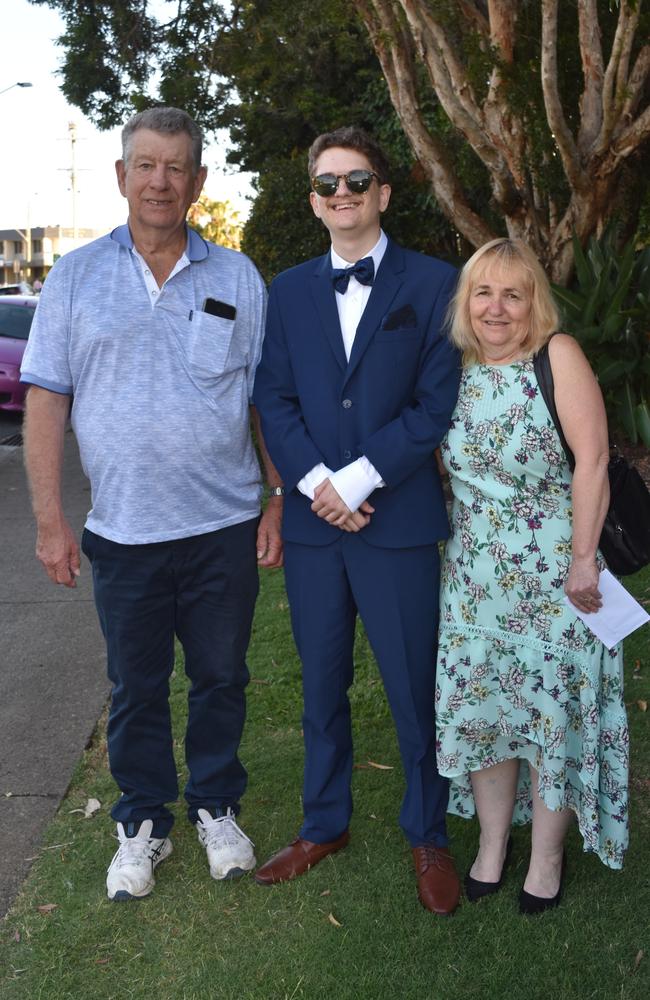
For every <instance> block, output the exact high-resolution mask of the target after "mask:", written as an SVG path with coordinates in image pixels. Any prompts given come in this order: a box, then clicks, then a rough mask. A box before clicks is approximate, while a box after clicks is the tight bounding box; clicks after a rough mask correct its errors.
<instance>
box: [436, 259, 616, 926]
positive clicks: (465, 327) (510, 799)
mask: <svg viewBox="0 0 650 1000" xmlns="http://www.w3.org/2000/svg"><path fill="white" fill-rule="evenodd" d="M452 310H453V312H452V323H451V336H452V339H453V341H454V342H455V343H456V345H457V346H458V347H459V348H460V349H461V350H462V351H463V363H464V367H463V377H462V381H461V388H460V394H459V398H458V404H457V406H456V410H455V412H454V415H453V418H452V423H451V428H450V430H449V433H448V435H447V437H446V439H445V441H444V442H443V445H442V456H443V461H444V464H445V466H446V468H447V469H448V471H449V474H450V477H451V486H452V491H453V495H454V505H453V514H452V536H451V538H450V539H449V542H448V543H447V550H446V558H445V561H444V565H443V575H442V592H441V613H440V643H439V654H438V674H437V678H438V679H437V691H436V711H437V733H438V768H439V770H440V773H441V774H444V775H446V776H447V777H448V778H450V779H451V794H450V807H449V808H450V811H452V812H455V813H458V814H459V815H461V816H471V815H473V813H474V810H475V809H476V812H477V813H478V818H479V823H480V838H479V849H478V854H477V856H476V859H475V861H474V863H473V865H472V867H471V868H470V870H469V872H468V874H467V876H466V878H465V891H466V896H467V898H468V899H469V900H470V901H472V902H474V901H476V900H478V899H480V898H481V897H483V896H486V895H489V894H491V893H493V892H496V891H497V890H498V889H499V888H500V886H501V881H502V875H503V871H504V869H505V867H506V865H507V861H508V857H509V852H510V845H511V840H510V828H511V824H512V822H513V821H514V822H515V823H523V822H526V821H528V820H529V819H530V818H531V815H532V838H531V855H530V862H529V867H528V872H527V875H526V879H525V882H524V885H523V889H522V891H521V894H520V900H519V905H520V910H521V912H523V913H538V912H541V911H542V910H545V909H548V908H549V907H551V906H555V905H557V903H558V902H559V900H560V895H561V890H562V880H563V874H564V846H563V845H564V838H565V834H566V831H567V828H568V825H569V823H570V821H571V819H572V818H573V817H574V816H575V817H577V822H578V827H579V830H580V833H581V835H582V838H583V842H584V845H585V849H586V850H589V851H593V852H595V853H597V854H598V856H599V857H600V859H601V860H602V861H603V862H604V863H605V864H606V865H608V866H610V867H612V868H620V867H621V865H622V861H623V854H624V851H625V849H626V846H627V767H628V731H627V724H626V718H625V709H624V706H623V701H622V659H621V653H620V650H619V649H618V648H615V649H611V650H608V649H606V648H605V647H604V646H603V645H602V643H600V642H599V641H598V640H597V639H596V638H595V636H594V635H593V634H592V633H591V631H590V630H589V629H588V628H587V627H586V625H584V624H583V623H582V621H581V620H580V619H579V618H578V617H577V616H576V615H575V614H574V612H573V610H572V607H571V604H572V605H574V606H575V607H576V608H578V609H580V610H581V611H583V612H592V611H595V610H597V609H598V608H599V607H600V604H601V601H600V594H599V591H598V577H599V569H600V568H602V562H601V559H600V556H599V554H598V552H597V545H598V539H599V536H600V531H601V527H602V523H603V520H604V517H605V513H606V511H607V506H608V497H609V493H608V479H607V461H608V450H609V449H608V438H607V423H606V417H605V410H604V406H603V401H602V397H601V394H600V390H599V388H598V385H597V382H596V379H595V378H594V375H593V373H592V371H591V369H590V367H589V364H588V362H587V360H586V358H585V356H584V354H583V353H582V351H581V349H580V347H579V346H578V344H577V343H576V341H575V340H573V339H572V338H571V337H568V336H566V335H564V334H558V335H557V336H553V339H552V340H551V341H550V343H549V357H550V361H551V366H552V370H553V375H554V381H555V400H556V406H557V411H558V415H559V417H560V421H561V423H562V427H563V430H564V432H565V436H566V439H567V442H568V444H569V446H570V447H571V449H572V451H573V453H574V456H575V462H576V464H575V471H574V473H573V476H572V475H571V472H570V470H569V466H568V463H567V461H566V458H565V456H564V452H563V449H562V446H561V445H560V441H559V438H558V435H557V432H556V430H555V427H554V425H553V421H552V419H551V417H550V415H549V413H548V410H547V408H546V405H545V403H544V400H543V398H542V396H541V393H540V390H539V387H538V385H537V380H536V378H535V373H534V370H533V363H532V356H533V354H534V353H535V352H536V351H538V350H539V349H540V347H541V346H542V345H543V344H544V343H546V342H547V341H549V340H550V338H551V336H552V335H553V334H554V332H555V331H556V330H557V325H558V316H557V312H556V309H555V306H554V304H553V299H552V296H551V292H550V288H549V285H548V282H547V280H546V277H545V275H544V272H543V270H542V268H541V267H540V265H539V263H538V261H537V260H536V258H535V257H534V255H533V254H532V253H531V251H530V250H529V249H528V248H527V247H526V246H525V245H524V244H522V243H520V242H518V241H515V240H508V239H499V240H494V241H492V242H491V243H488V244H486V246H484V247H482V248H481V249H480V250H478V251H477V252H476V253H475V254H474V256H473V257H472V258H471V259H470V260H469V261H468V263H467V264H466V265H465V268H464V269H463V271H462V274H461V277H460V281H459V285H458V289H457V293H456V296H455V299H454V303H453V305H452ZM565 594H566V595H567V597H568V598H569V601H570V602H571V604H567V603H566V602H565V600H564V597H565Z"/></svg>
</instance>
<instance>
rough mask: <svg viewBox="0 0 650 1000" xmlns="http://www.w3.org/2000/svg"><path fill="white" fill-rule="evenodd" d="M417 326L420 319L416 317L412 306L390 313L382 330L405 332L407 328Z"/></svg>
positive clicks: (382, 325)
mask: <svg viewBox="0 0 650 1000" xmlns="http://www.w3.org/2000/svg"><path fill="white" fill-rule="evenodd" d="M417 325H418V318H417V316H416V315H415V309H414V308H413V306H411V305H406V306H402V307H401V309H396V310H395V312H392V313H389V314H388V316H386V317H385V319H384V322H383V323H382V324H381V328H382V330H403V329H404V328H405V327H414V326H417Z"/></svg>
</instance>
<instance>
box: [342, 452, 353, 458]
mask: <svg viewBox="0 0 650 1000" xmlns="http://www.w3.org/2000/svg"><path fill="white" fill-rule="evenodd" d="M343 458H352V452H351V451H344V452H343Z"/></svg>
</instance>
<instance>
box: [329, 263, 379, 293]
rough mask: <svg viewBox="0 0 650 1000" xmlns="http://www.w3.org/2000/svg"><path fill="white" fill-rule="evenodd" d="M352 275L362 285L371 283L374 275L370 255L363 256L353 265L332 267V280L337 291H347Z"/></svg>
mask: <svg viewBox="0 0 650 1000" xmlns="http://www.w3.org/2000/svg"><path fill="white" fill-rule="evenodd" d="M352 275H354V277H355V278H356V279H357V281H359V282H360V283H361V284H362V285H372V282H373V280H374V277H375V262H374V260H373V259H372V257H364V258H363V260H358V261H357V262H356V264H355V265H354V266H353V267H333V268H332V281H333V282H334V288H335V289H336V291H337V292H341V293H342V294H345V292H347V290H348V284H349V282H350V278H351V277H352Z"/></svg>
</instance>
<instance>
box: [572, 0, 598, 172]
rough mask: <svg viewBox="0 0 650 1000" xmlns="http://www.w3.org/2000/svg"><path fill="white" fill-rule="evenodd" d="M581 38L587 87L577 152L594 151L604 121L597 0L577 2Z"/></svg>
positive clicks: (584, 88) (584, 94) (581, 99)
mask: <svg viewBox="0 0 650 1000" xmlns="http://www.w3.org/2000/svg"><path fill="white" fill-rule="evenodd" d="M578 37H579V43H580V59H581V62H582V76H583V79H584V86H583V90H582V95H581V97H580V129H579V132H578V149H579V150H580V152H581V153H582V154H583V155H584V154H585V153H586V152H587V151H588V150H589V149H591V147H592V145H593V143H594V142H595V140H596V137H597V136H598V134H599V132H600V127H601V125H602V121H603V101H602V97H603V73H604V69H603V49H602V45H601V35H600V25H599V23H598V7H597V0H578Z"/></svg>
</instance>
